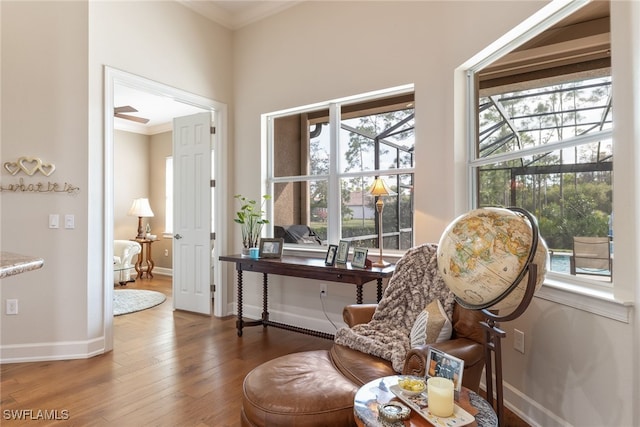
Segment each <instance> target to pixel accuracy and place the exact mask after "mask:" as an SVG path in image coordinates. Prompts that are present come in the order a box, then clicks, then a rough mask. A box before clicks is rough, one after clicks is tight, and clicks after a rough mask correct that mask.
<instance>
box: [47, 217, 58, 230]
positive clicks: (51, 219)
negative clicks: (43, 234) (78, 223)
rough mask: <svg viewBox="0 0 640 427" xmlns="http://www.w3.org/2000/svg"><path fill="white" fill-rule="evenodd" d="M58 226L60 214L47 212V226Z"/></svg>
mask: <svg viewBox="0 0 640 427" xmlns="http://www.w3.org/2000/svg"><path fill="white" fill-rule="evenodd" d="M59 227H60V215H58V214H49V228H59Z"/></svg>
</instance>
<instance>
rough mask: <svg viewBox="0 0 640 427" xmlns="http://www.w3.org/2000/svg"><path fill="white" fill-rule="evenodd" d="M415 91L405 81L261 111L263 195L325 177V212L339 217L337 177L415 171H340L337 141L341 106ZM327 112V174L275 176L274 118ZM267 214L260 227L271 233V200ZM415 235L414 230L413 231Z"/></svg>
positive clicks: (337, 232) (334, 238) (331, 228)
mask: <svg viewBox="0 0 640 427" xmlns="http://www.w3.org/2000/svg"><path fill="white" fill-rule="evenodd" d="M413 93H415V86H414V85H413V84H406V85H402V86H396V87H392V88H388V89H382V90H377V91H372V92H367V93H364V94H360V95H353V96H348V97H343V98H338V99H333V100H329V101H325V102H319V103H314V104H310V105H305V106H301V107H295V108H289V109H286V110H280V111H275V112H271V113H266V114H263V115H262V117H261V120H262V123H263V141H264V142H265V146H264V150H265V152H266V163H265V168H266V174H265V185H264V187H265V188H264V194H274V185H275V184H280V183H289V182H309V181H320V180H326V181H327V187H328V189H329V195H328V198H327V212H328V217H329V218H339V217H340V205H341V200H340V195H341V191H340V180H341V179H343V178H351V177H371V179H372V180H373V178H374V177H375V176H378V175H381V176H386V175H402V174H415V166H414V167H412V168H397V169H372V170H365V171H357V172H341V162H342V161H343V160H342V159H340V158H339V157H338V153H339V144H340V130H341V122H342V117H341V116H342V114H341V107H342V105H347V104H353V103H362V102H367V101H375V100H378V99H381V98H386V97H389V96H398V95H403V94H413ZM322 109H325V110H328V111H329V135H330V141H329V148H330V151H329V160H330V166H329V168H330V169H329V173H328V174H316V175H310V174H307V175H295V176H277V177H276V176H275V170H274V169H275V150H274V141H273V139H274V138H273V137H274V121H275V119H278V118H281V117H286V116H289V115H293V114H302V113H310V112H314V111H318V110H322ZM266 214H267V218H268V219H269V225H268V227H265V229H263V233H264V232H268V233H271V234H273V224H274V221H273V217H274V200H273V199H271V200H269V201H268V203H267V206H266ZM412 229H414V230H415V219H414V224H412ZM341 235H342V221H329V222H328V228H327V244H331V243H337V242H339V241H340V240H342V237H341ZM413 236H414V237H413V238H415V233H414V234H413ZM284 250H285V252H287V253H291V252H292V251H297V250H299V251H303V252H308V251H313V252H321V253H322V254H326V251H327V246H326V245H320V246H318V247H309V246H304V245H297V244H293V243H285V245H284ZM383 251H384V252H385V253H389V254H392V255H398V254H402V253H403V252H404V250H392V249H387V248H384V247H383Z"/></svg>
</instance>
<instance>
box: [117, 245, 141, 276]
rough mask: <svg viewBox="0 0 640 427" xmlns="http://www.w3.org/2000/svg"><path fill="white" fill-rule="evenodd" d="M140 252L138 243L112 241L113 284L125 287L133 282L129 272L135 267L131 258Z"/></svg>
mask: <svg viewBox="0 0 640 427" xmlns="http://www.w3.org/2000/svg"><path fill="white" fill-rule="evenodd" d="M141 251H142V246H140V243H138V242H134V241H131V240H114V241H113V283H114V284H119V285H126V284H127V283H129V282H133V281H134V280H135V279H132V278H131V270H133V268H134V267H135V263H134V261H133V257H134V256H136V255H138V254H139V253H140V252H141Z"/></svg>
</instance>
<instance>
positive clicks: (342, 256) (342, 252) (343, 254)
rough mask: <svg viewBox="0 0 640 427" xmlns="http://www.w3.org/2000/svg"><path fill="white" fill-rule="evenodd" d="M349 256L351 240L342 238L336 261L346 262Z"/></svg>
mask: <svg viewBox="0 0 640 427" xmlns="http://www.w3.org/2000/svg"><path fill="white" fill-rule="evenodd" d="M348 258H349V241H348V240H340V243H338V254H337V255H336V262H337V263H338V264H346V263H347V259H348Z"/></svg>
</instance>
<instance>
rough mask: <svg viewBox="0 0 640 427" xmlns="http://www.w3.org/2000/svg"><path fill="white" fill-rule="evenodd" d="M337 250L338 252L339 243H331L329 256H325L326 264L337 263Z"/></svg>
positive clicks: (328, 251)
mask: <svg viewBox="0 0 640 427" xmlns="http://www.w3.org/2000/svg"><path fill="white" fill-rule="evenodd" d="M337 252H338V245H329V249H328V250H327V256H326V257H325V258H324V263H325V265H333V264H335V262H336V253H337Z"/></svg>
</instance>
